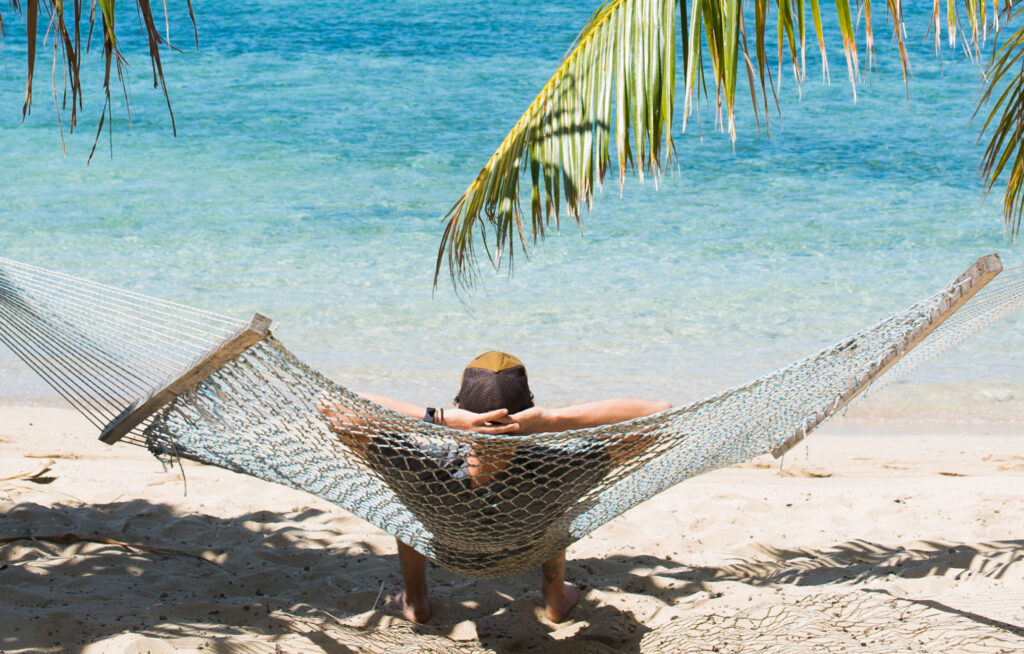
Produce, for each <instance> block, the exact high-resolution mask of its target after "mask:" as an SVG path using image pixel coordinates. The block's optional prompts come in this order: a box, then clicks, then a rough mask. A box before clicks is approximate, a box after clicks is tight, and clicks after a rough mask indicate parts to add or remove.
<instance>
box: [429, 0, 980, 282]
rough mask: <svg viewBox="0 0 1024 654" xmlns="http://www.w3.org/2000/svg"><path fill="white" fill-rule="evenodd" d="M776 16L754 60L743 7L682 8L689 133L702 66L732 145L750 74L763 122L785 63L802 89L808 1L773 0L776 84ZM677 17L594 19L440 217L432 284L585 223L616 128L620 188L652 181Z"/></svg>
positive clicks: (661, 2) (622, 6) (844, 18)
mask: <svg viewBox="0 0 1024 654" xmlns="http://www.w3.org/2000/svg"><path fill="white" fill-rule="evenodd" d="M809 4H810V11H811V15H812V18H813V24H814V30H815V33H816V36H817V41H818V47H819V49H820V51H821V56H822V62H823V66H824V68H825V73H824V74H825V75H826V79H827V58H826V55H825V38H824V34H823V32H822V21H821V13H820V7H819V3H818V0H811V1H810V3H809ZM771 8H772V7H771V6H770V3H769V2H768V0H754V11H753V19H754V25H753V27H754V44H755V52H754V58H753V59H752V58H751V56H750V52H749V51H748V40H747V37H746V28H745V26H744V11H743V3H742V0H694V2H693V4H692V5H691V6H690V7H689V8H688V7H687V3H686V0H680V1H679V10H680V13H679V17H680V31H681V33H682V41H683V43H682V59H683V60H682V71H683V73H682V74H683V79H684V98H685V108H684V112H683V128H684V129H685V127H686V122H687V120H688V118H689V117H690V115H691V114H692V112H693V111H694V110H695V109H696V108H697V107H698V105H699V99H700V95H701V93H700V92H701V90H702V89H706V88H707V86H706V80H705V74H706V73H707V72H708V71H707V70H706V67H705V62H706V63H707V68H709V69H710V73H711V76H712V77H713V82H714V96H715V97H714V101H715V116H716V122H717V124H718V125H719V126H720V127H721V128H722V129H723V130H727V131H728V132H729V134H730V136H731V137H732V138H733V139H735V137H736V131H735V119H734V111H735V104H736V89H737V81H738V76H739V75H746V76H747V80H748V82H749V84H748V86H749V88H750V93H751V101H752V104H753V107H754V112H755V117H757V118H758V124H760V119H759V117H758V107H759V106H762V107H763V108H764V110H765V118H766V120H767V119H768V116H767V114H768V94H769V89H770V93H771V95H772V98H773V100H774V102H775V104H776V105H778V98H777V89H778V85H779V84H781V83H782V75H781V72H782V68H783V65H784V60H787V59H788V64H789V65H791V66H792V69H793V74H794V77H795V79H796V81H797V83H800V82H801V81H802V80H803V78H804V75H805V70H806V67H805V52H806V38H807V22H806V13H807V10H808V7H807V3H806V2H805V1H804V0H775V2H774V9H775V17H774V20H775V22H776V23H777V53H778V57H777V58H778V70H779V76H778V78H777V79H776V78H774V77H773V75H772V71H771V65H770V63H769V61H768V53H767V47H766V36H765V35H766V32H767V27H768V24H769V21H770V20H772V18H773V17H772V16H770V13H771V12H770V10H771ZM886 8H887V10H888V13H889V15H890V16H891V17H894V23H895V26H896V29H895V30H894V38H895V39H896V41H897V42H898V43H899V47H900V56H901V58H902V59H903V62H904V75H906V50H905V48H904V46H903V29H902V11H901V8H900V0H887V4H886ZM687 9H689V14H688V15H687ZM836 10H837V14H838V19H839V26H840V33H841V36H842V40H843V48H844V52H845V53H846V60H847V69H848V74H849V78H850V82H851V85H852V86H853V88H854V90H855V89H856V84H857V81H858V79H859V60H858V45H857V39H856V25H855V20H854V16H853V12H852V10H851V7H850V2H849V0H836ZM972 15H973V14H972ZM864 17H865V25H866V44H867V49H868V52H871V51H872V48H873V38H874V37H873V33H872V30H871V24H870V20H871V9H870V5H869V4H867V0H865V4H864ZM675 20H676V3H675V0H609V1H608V2H606V3H605V4H603V5H601V6H600V7H599V8H598V9H597V11H595V12H594V14H593V15H592V16H591V18H590V20H589V21H588V22H587V24H586V26H584V28H583V30H582V31H581V32H580V34H579V35H578V36H577V38H576V42H575V44H574V46H573V48H572V49H571V50H570V52H569V54H568V55H567V56H566V57H565V59H564V60H563V61H562V63H561V65H560V66H559V67H558V69H557V70H556V71H555V73H554V75H552V77H551V79H550V80H548V82H547V84H545V85H544V88H543V89H541V91H540V93H539V94H538V95H537V97H536V98H535V99H534V101H533V102H532V103H531V104H530V106H529V107H527V109H526V111H525V112H524V113H523V115H522V117H520V119H519V120H518V121H517V122H516V124H515V126H514V127H513V128H512V131H510V132H509V133H508V135H507V136H506V137H505V139H504V140H503V141H502V143H501V145H500V146H499V147H498V149H497V150H496V151H495V152H494V154H493V155H492V156H491V158H490V160H489V161H488V162H487V164H486V165H484V167H483V168H482V169H481V170H480V172H479V174H477V176H476V179H474V180H473V182H472V183H471V184H470V185H469V188H467V189H466V191H465V192H464V193H463V194H462V196H461V197H460V198H459V199H458V201H457V202H456V203H455V204H454V206H452V208H451V210H450V211H449V212H448V214H447V215H446V216H445V220H446V225H445V230H444V234H443V236H442V238H441V243H440V246H439V248H438V254H437V262H436V267H435V271H434V284H435V286H436V284H437V282H438V277H439V275H440V272H441V269H442V267H444V265H445V262H447V267H448V271H449V274H450V275H451V278H452V280H453V282H454V283H456V284H462V285H471V284H472V282H473V281H474V279H475V278H476V275H477V273H478V268H477V262H476V249H477V247H481V246H482V247H483V249H484V251H485V253H486V255H487V257H488V258H489V259H490V261H491V262H492V264H494V265H495V266H496V267H500V266H501V264H502V262H503V261H504V260H507V261H508V265H509V267H510V268H511V265H512V261H513V257H514V253H515V250H516V245H517V243H518V246H519V248H520V249H522V250H523V251H524V252H525V251H526V248H527V242H528V241H534V242H535V241H536V240H537V239H538V238H541V237H543V236H544V234H545V231H546V230H547V229H548V228H549V227H550V226H551V225H552V224H554V225H555V226H557V225H558V222H559V217H560V216H561V214H562V213H563V212H565V213H568V214H569V216H571V217H572V218H573V219H574V220H575V221H576V222H577V223H579V222H580V220H581V213H582V212H583V210H584V208H586V209H588V210H589V209H590V208H591V205H592V202H593V196H594V189H595V187H599V186H600V185H601V184H602V182H603V181H604V177H605V173H606V172H607V170H608V166H609V163H610V160H611V152H610V148H611V143H612V140H613V137H612V134H613V132H614V143H615V151H616V153H617V160H618V172H619V187H620V189H621V188H622V185H623V182H624V180H625V175H626V171H627V169H629V168H635V170H636V171H637V172H638V173H639V176H640V178H641V179H643V177H644V175H645V174H652V173H653V175H654V177H655V179H656V180H657V179H658V177H660V174H661V170H662V168H663V166H664V165H665V163H666V160H667V158H668V156H669V154H670V153H671V151H672V137H671V129H672V120H673V113H674V107H673V102H674V96H675V67H676V62H675V57H676V53H675V29H676V28H675ZM741 59H742V62H743V65H742V70H741V66H740V61H741ZM755 61H756V65H755ZM758 89H760V94H761V95H760V97H758V95H757V94H758ZM705 94H706V91H705ZM613 112H614V115H613ZM766 126H767V123H766ZM526 169H529V171H530V215H529V220H527V219H526V217H525V216H524V212H523V208H522V205H521V199H520V191H521V189H520V175H521V172H522V171H524V170H526ZM563 202H564V205H563ZM527 232H529V235H527Z"/></svg>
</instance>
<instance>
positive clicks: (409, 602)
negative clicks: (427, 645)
mask: <svg viewBox="0 0 1024 654" xmlns="http://www.w3.org/2000/svg"><path fill="white" fill-rule="evenodd" d="M391 601H392V602H394V603H395V606H397V607H398V610H399V611H401V612H402V616H403V617H405V619H406V620H408V621H410V622H416V623H418V624H423V623H424V622H426V621H427V620H429V619H430V616H431V613H430V600H428V599H427V597H426V595H422V596H419V597H415V596H413V595H411V594H410V593H409V592H407V590H406V588H405V584H402V585H401V586H399V587H398V588H397V589H396V590H395V594H394V595H392V596H391Z"/></svg>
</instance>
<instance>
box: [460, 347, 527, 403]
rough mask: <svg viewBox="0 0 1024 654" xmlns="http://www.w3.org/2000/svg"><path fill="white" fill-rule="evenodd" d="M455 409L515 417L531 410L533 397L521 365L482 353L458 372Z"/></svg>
mask: <svg viewBox="0 0 1024 654" xmlns="http://www.w3.org/2000/svg"><path fill="white" fill-rule="evenodd" d="M455 401H456V402H457V403H458V405H459V406H460V407H461V408H463V409H465V410H467V411H472V412H473V413H487V412H488V411H494V410H495V409H508V412H509V413H516V412H519V411H522V410H523V409H528V408H530V407H532V406H533V393H531V392H530V383H529V381H528V380H527V378H526V366H524V365H523V362H522V361H520V360H519V359H517V358H516V357H514V356H512V355H511V354H507V353H505V352H496V351H491V352H484V353H483V354H481V355H480V356H478V357H477V358H475V359H473V360H472V361H470V362H469V365H467V366H466V369H465V370H463V371H462V387H461V388H460V389H459V394H458V395H456V396H455Z"/></svg>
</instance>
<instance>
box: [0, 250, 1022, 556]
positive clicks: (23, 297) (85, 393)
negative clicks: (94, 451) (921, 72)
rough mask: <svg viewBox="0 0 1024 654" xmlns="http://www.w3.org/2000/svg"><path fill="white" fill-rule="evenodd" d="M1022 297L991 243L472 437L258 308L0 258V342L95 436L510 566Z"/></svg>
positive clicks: (823, 414)
mask: <svg viewBox="0 0 1024 654" xmlns="http://www.w3.org/2000/svg"><path fill="white" fill-rule="evenodd" d="M1000 273H1002V274H1000ZM1022 304H1024V271H1021V270H1011V271H1005V272H1003V269H1002V264H1001V262H1000V260H999V257H998V256H996V255H989V256H986V257H982V258H981V259H979V260H978V261H977V262H976V263H975V264H974V265H973V266H971V268H969V269H968V270H967V272H965V273H964V274H963V275H961V276H960V277H958V278H956V279H955V280H954V281H953V282H952V283H951V284H950V285H948V286H947V287H946V288H944V289H942V290H941V291H940V292H938V293H936V294H935V295H933V296H931V297H929V298H927V299H925V300H923V301H921V302H918V303H917V304H915V305H913V306H911V307H910V308H909V309H907V310H905V311H901V312H899V313H896V314H894V315H892V316H890V317H888V318H886V319H884V320H882V321H880V322H878V323H877V324H875V325H873V326H871V327H868V328H866V329H863V330H861V331H859V332H857V333H855V334H852V335H850V336H849V337H848V338H845V339H843V340H842V341H840V342H839V343H836V344H835V345H833V346H831V347H828V348H826V349H824V350H822V351H821V352H818V353H817V354H813V355H811V356H809V357H807V358H805V359H801V360H800V361H797V362H794V363H793V364H791V365H789V366H786V367H785V368H781V369H779V370H777V371H775V372H773V373H770V374H768V375H765V376H764V377H761V378H759V379H757V380H755V381H752V382H750V383H748V384H745V385H743V386H738V387H735V388H732V389H729V390H726V391H724V392H721V393H719V394H717V395H714V396H712V397H709V398H706V399H703V400H700V401H698V402H695V403H693V404H690V405H689V406H684V407H680V408H674V409H671V410H669V411H665V412H663V413H659V414H656V415H653V416H648V417H645V418H639V419H636V420H631V421H629V422H625V423H620V424H617V425H608V426H604V427H598V428H593V429H582V430H577V431H569V432H564V433H557V434H539V435H532V436H522V437H517V436H481V435H477V434H471V433H467V432H460V431H457V430H453V429H449V428H445V427H438V426H433V425H430V424H427V423H425V422H423V421H422V420H417V419H412V418H408V417H405V416H402V415H400V414H398V413H395V412H393V411H390V410H388V409H385V408H383V407H381V406H379V405H377V404H374V403H372V402H369V401H367V400H365V399H362V398H361V397H359V396H358V395H356V394H354V393H352V392H351V391H349V390H347V389H346V388H344V387H342V386H340V385H338V384H336V383H335V382H333V381H331V380H330V379H327V378H326V377H324V376H323V375H322V374H320V373H318V372H317V371H315V370H313V369H311V368H310V367H308V366H307V365H305V364H303V363H302V362H301V361H299V360H298V359H296V358H295V356H294V355H292V354H291V353H290V352H289V351H288V350H287V349H285V347H284V346H283V345H281V343H280V342H278V341H277V340H276V339H275V338H274V337H273V336H272V335H271V333H270V331H269V325H270V322H269V320H267V319H266V318H264V317H262V316H259V315H258V314H257V315H256V316H255V317H254V318H253V320H251V321H250V322H248V323H246V322H243V321H238V320H232V319H230V318H225V317H223V316H219V315H216V314H213V313H209V312H205V311H199V310H196V309H191V308H189V307H185V306H181V305H178V304H174V303H170V302H165V301H162V300H157V299H154V298H150V297H146V296H143V295H139V294H137V293H131V292H128V291H124V290H120V289H116V288H112V287H109V286H105V285H101V284H97V283H94V282H90V281H86V280H82V279H77V278H74V277H70V276H67V275H62V274H60V273H56V272H52V271H48V270H45V269H42V268H38V267H34V266H29V265H26V264H21V263H17V262H14V261H10V260H6V259H3V258H0V341H2V342H3V343H5V344H6V345H7V346H9V347H10V348H11V350H13V351H14V353H15V354H17V355H18V356H19V357H20V358H21V359H22V360H23V361H24V362H25V363H26V364H28V365H29V366H30V367H31V368H32V369H33V370H34V371H35V372H37V373H38V374H39V375H40V376H42V377H43V378H44V379H45V380H46V381H47V383H49V384H50V386H52V387H53V389H54V390H56V391H57V392H58V393H59V394H60V395H61V396H63V397H64V398H65V399H66V400H67V401H68V402H70V403H71V404H72V405H73V406H74V407H75V408H76V409H78V410H79V411H80V412H81V413H82V414H83V415H84V416H85V417H86V418H87V419H89V420H90V421H91V422H92V424H94V425H95V426H96V427H97V428H98V429H100V430H101V436H100V437H101V439H103V440H104V441H105V442H108V443H112V442H116V441H117V440H123V441H125V442H128V443H131V444H134V445H139V446H142V447H146V448H148V449H149V450H150V451H151V452H153V453H154V454H155V455H157V456H160V457H184V458H188V459H192V460H195V461H199V462H203V463H208V464H212V465H216V466H220V467H223V468H227V469H229V470H234V471H237V472H242V473H245V474H249V475H253V476H255V477H259V478H261V479H265V480H267V481H272V482H276V483H280V484H284V485H286V486H291V487H293V488H297V489H300V490H303V491H307V492H310V493H313V494H314V495H317V496H319V497H321V498H323V499H325V500H328V501H330V502H333V503H335V504H337V505H339V506H341V507H343V508H345V509H347V510H348V511H351V512H352V513H354V514H356V515H358V516H360V517H361V518H363V519H365V520H367V521H369V522H371V523H373V524H374V525H376V526H378V527H380V528H381V529H384V530H385V531H387V532H389V533H391V534H393V535H394V536H396V537H398V538H400V539H401V540H402V541H404V542H406V543H408V544H409V545H411V546H412V547H414V548H415V549H417V550H418V551H420V552H422V553H423V554H425V555H427V556H429V557H430V558H432V559H433V560H434V561H436V562H437V563H438V564H440V565H443V566H445V567H447V568H449V569H451V570H454V571H457V572H460V573H462V574H466V575H471V576H501V575H506V574H513V573H515V572H518V571H520V570H522V569H523V568H525V567H527V566H530V565H532V564H535V563H538V562H540V561H544V560H546V559H548V558H550V557H551V556H553V555H554V554H556V553H557V552H559V551H560V550H562V549H564V548H565V547H566V546H568V545H569V544H571V543H572V542H574V541H576V540H578V539H580V538H582V537H583V536H585V535H587V534H588V533H590V532H591V531H593V530H594V529H596V528H598V527H600V526H601V525H603V524H604V523H606V522H608V521H609V520H611V519H613V518H614V517H616V516H618V515H619V514H621V513H623V512H624V511H626V510H628V509H629V508H631V507H633V506H636V505H637V504H639V503H640V502H643V501H644V500H646V499H648V498H650V497H652V496H654V495H656V494H657V493H659V492H661V491H663V490H665V489H666V488H669V487H670V486H673V485H675V484H677V483H679V482H681V481H683V480H685V479H688V478H689V477H693V476H695V475H699V474H701V473H704V472H708V471H710V470H714V469H717V468H721V467H725V466H729V465H732V464H735V463H740V462H743V461H748V460H750V459H753V458H755V457H757V456H760V455H762V454H765V453H767V452H772V453H774V454H775V455H776V456H779V455H781V454H782V453H784V452H785V451H786V450H787V449H788V448H790V447H792V446H793V445H794V444H796V443H797V442H799V441H800V440H801V439H803V438H804V437H805V436H806V435H807V433H809V432H810V431H811V430H813V429H815V428H816V427H817V426H818V425H820V424H821V423H822V422H823V421H824V420H826V419H828V418H829V417H831V416H833V415H835V414H836V413H837V412H839V411H841V410H842V409H843V408H844V407H845V406H846V405H847V404H848V403H849V402H850V401H852V400H853V399H854V398H855V397H857V396H858V395H860V394H861V393H862V392H864V391H865V390H867V389H868V388H869V387H878V386H880V385H883V384H885V383H888V382H890V381H892V380H893V379H895V378H897V377H899V376H901V375H903V374H905V373H906V372H908V371H909V370H910V369H911V368H913V367H915V366H917V365H919V364H920V363H921V362H923V361H925V360H927V359H928V358H930V357H932V356H935V355H936V354H938V353H940V352H942V351H943V350H945V349H947V348H949V347H951V346H952V345H955V344H956V343H959V342H960V341H962V340H964V339H965V338H967V337H968V336H970V335H971V334H973V333H975V332H977V331H978V330H980V329H981V328H982V327H984V326H986V325H988V324H991V323H992V322H994V321H995V320H997V319H999V318H1001V317H1003V316H1004V315H1006V314H1007V313H1009V312H1011V311H1013V310H1014V309H1017V308H1019V307H1020V306H1021V305H1022ZM324 407H329V408H331V413H330V414H325V413H324V410H323V409H324ZM325 415H334V416H335V417H337V416H343V418H342V419H334V420H331V419H328V418H327V417H325ZM479 459H485V460H487V461H489V462H491V463H492V464H493V465H492V468H493V469H492V471H491V473H490V474H489V475H486V476H480V475H479V474H477V471H476V470H475V469H474V467H473V465H471V464H472V462H473V461H476V460H479Z"/></svg>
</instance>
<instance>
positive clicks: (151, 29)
mask: <svg viewBox="0 0 1024 654" xmlns="http://www.w3.org/2000/svg"><path fill="white" fill-rule="evenodd" d="M84 2H85V0H71V2H66V1H65V0H26V1H25V2H24V5H22V3H21V2H19V1H18V0H11V2H10V6H11V8H12V9H13V10H14V11H16V12H20V13H21V14H22V16H23V17H24V19H25V30H26V44H27V55H28V61H27V65H26V71H27V72H26V76H25V102H24V104H23V105H22V120H24V119H25V118H26V117H27V116H28V115H29V114H30V113H31V111H32V101H33V94H32V90H33V84H34V81H35V64H36V57H37V54H38V50H39V48H38V42H37V39H38V32H39V17H40V14H41V12H43V11H45V12H46V14H47V15H48V17H49V23H48V25H47V29H46V32H47V33H50V32H52V34H53V39H52V48H53V69H52V70H53V73H52V87H53V99H54V104H55V105H56V107H57V119H58V124H59V125H60V131H61V141H62V142H63V125H64V122H63V119H62V114H63V112H64V111H66V110H67V109H68V105H69V104H70V108H71V115H70V120H69V122H68V126H69V129H70V130H71V131H72V132H73V131H74V129H75V127H76V126H77V124H78V110H79V109H81V108H82V104H83V103H82V79H81V76H80V74H81V61H82V51H83V50H87V49H88V41H89V38H86V43H85V44H83V43H82V26H83V23H88V27H89V35H90V37H91V35H92V31H93V28H94V27H95V23H96V18H97V13H98V14H99V20H100V23H101V32H102V34H103V48H102V50H103V58H104V63H105V73H104V80H103V89H104V93H105V96H106V99H105V102H104V105H103V111H102V112H101V114H100V121H99V129H98V130H97V133H96V141H95V142H94V143H93V152H95V149H96V143H98V142H99V136H100V133H101V132H102V130H103V126H104V123H106V121H107V120H108V117H110V115H111V111H112V104H111V99H110V86H111V79H112V76H111V68H112V65H113V64H116V67H117V77H118V81H119V82H120V83H121V85H122V88H124V68H123V65H124V62H125V59H124V56H123V54H122V52H121V50H120V48H119V43H118V40H117V36H116V31H115V28H114V26H115V17H116V7H115V3H116V0H92V2H91V4H90V7H89V12H88V15H87V16H83V8H84V7H83V3H84ZM185 4H186V5H187V7H188V12H189V18H190V19H191V20H192V27H193V32H194V34H195V35H196V43H197V44H198V31H197V29H196V22H195V14H194V13H193V11H192V2H191V0H185ZM135 5H136V9H137V11H138V15H139V18H140V26H141V28H142V31H143V33H144V34H145V36H146V40H147V43H148V45H149V58H150V63H151V64H152V67H153V86H154V88H160V89H161V90H162V91H163V94H164V98H165V99H166V100H167V110H168V112H169V113H170V116H171V130H172V132H174V133H175V134H177V129H176V126H175V124H174V112H173V111H172V110H171V100H170V95H169V94H168V92H167V85H166V82H165V81H164V71H163V63H162V61H161V59H160V46H161V45H163V44H164V43H165V41H164V38H163V37H162V36H161V35H160V32H159V30H158V29H157V27H156V21H155V19H154V16H153V8H152V6H151V4H150V0H135ZM97 8H98V9H99V11H98V12H97V11H96V10H97ZM164 10H165V16H164V22H165V24H166V23H167V17H166V4H165V5H164ZM68 14H70V16H68ZM69 18H70V21H69V20H68V19H69ZM69 24H70V28H69ZM4 36H5V32H4V28H3V18H2V16H0V38H3V37H4ZM58 63H60V64H61V65H60V66H59V67H58ZM58 70H60V78H59V79H58V72H57V71H58ZM58 87H61V89H62V90H61V92H60V93H58ZM69 91H70V96H71V97H70V99H69V98H68V92H69ZM58 95H59V96H60V97H58ZM125 106H129V105H128V103H127V102H126V103H125ZM106 124H107V125H108V127H109V125H110V123H106ZM89 157H90V159H91V158H92V153H90V155H89Z"/></svg>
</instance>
